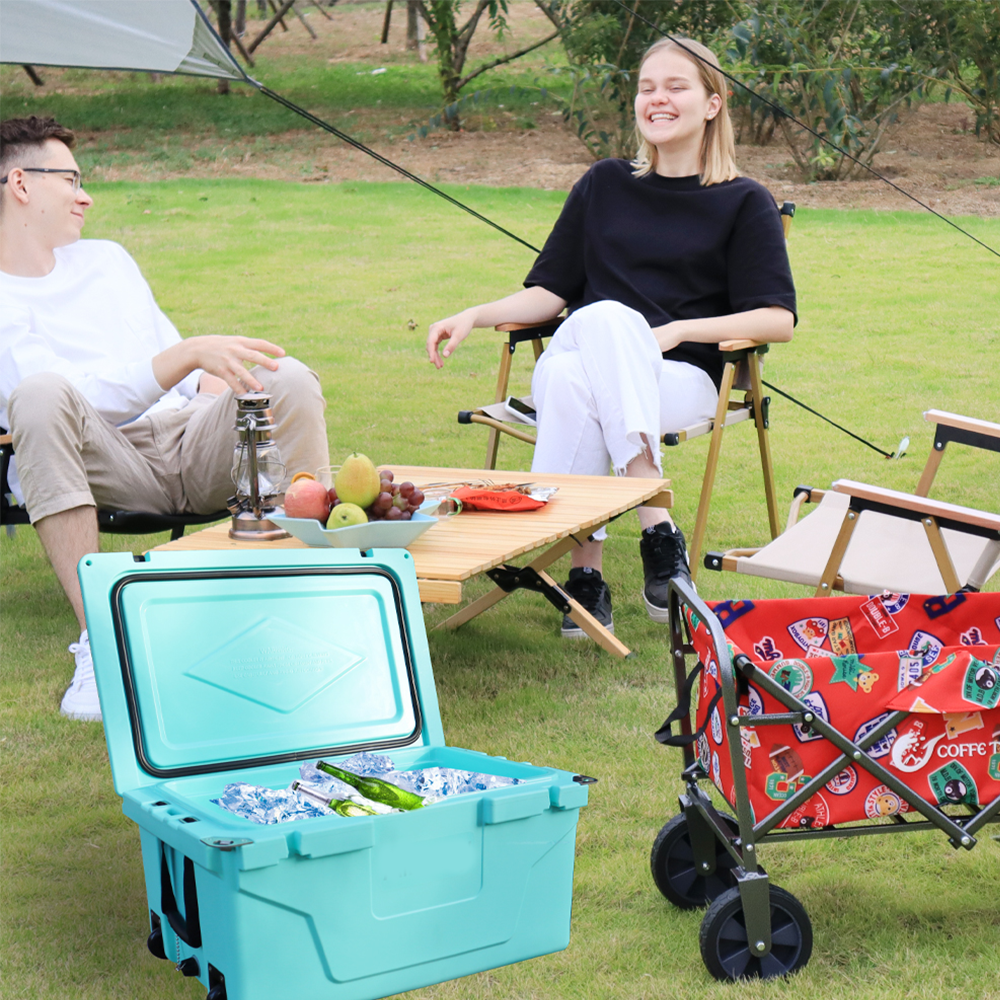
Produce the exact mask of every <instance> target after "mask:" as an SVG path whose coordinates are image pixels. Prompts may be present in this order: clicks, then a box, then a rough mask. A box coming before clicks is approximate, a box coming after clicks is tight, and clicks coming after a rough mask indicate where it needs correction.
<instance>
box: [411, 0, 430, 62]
mask: <svg viewBox="0 0 1000 1000" xmlns="http://www.w3.org/2000/svg"><path fill="white" fill-rule="evenodd" d="M425 34H426V25H425V24H424V19H423V17H422V16H421V14H420V4H419V3H417V0H407V4H406V47H407V48H408V49H410V50H411V51H413V50H414V49H415V50H416V52H417V55H418V56H419V57H420V61H421V62H427V46H426V45H425V44H424V36H425Z"/></svg>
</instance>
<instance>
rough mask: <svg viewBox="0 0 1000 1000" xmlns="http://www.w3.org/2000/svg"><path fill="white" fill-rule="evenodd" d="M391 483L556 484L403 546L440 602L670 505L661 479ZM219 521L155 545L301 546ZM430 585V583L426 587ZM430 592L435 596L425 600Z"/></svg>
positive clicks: (407, 475)
mask: <svg viewBox="0 0 1000 1000" xmlns="http://www.w3.org/2000/svg"><path fill="white" fill-rule="evenodd" d="M391 468H392V471H393V474H394V476H395V481H396V482H404V481H406V480H410V481H411V482H413V483H415V484H416V485H417V486H420V487H424V486H427V485H429V484H431V483H439V482H447V483H455V482H466V481H477V480H483V479H486V478H488V479H489V480H491V481H492V482H493V483H495V484H498V485H499V484H501V483H525V482H537V483H538V484H539V485H543V486H557V487H558V488H559V492H558V493H556V494H555V495H554V496H553V497H552V499H551V500H550V501H549V502H548V503H547V504H546V505H545V506H544V507H542V508H540V509H539V510H534V511H525V512H523V513H517V514H512V513H499V512H498V513H491V512H487V511H467V512H463V513H462V514H460V515H458V516H456V517H449V518H445V519H443V520H441V521H439V522H438V523H437V524H436V525H435V526H434V527H433V528H431V530H430V531H428V532H426V533H425V534H424V535H422V536H421V537H420V538H418V539H417V540H416V541H415V542H414V543H413V544H412V545H411V546H410V547H409V551H410V553H411V555H412V556H413V562H414V566H415V568H416V571H417V577H418V578H419V579H420V581H421V599H423V600H432V601H438V602H441V603H448V604H451V603H458V601H460V600H461V584H462V582H463V581H465V580H468V579H470V578H471V577H473V576H476V575H477V574H479V573H483V572H485V571H486V570H488V569H492V568H493V567H494V566H499V565H500V564H501V563H504V562H508V561H510V560H512V559H515V558H517V557H518V556H521V555H524V554H525V553H527V552H531V551H533V550H534V549H537V548H540V547H542V546H544V545H552V544H553V543H555V542H557V541H559V539H561V538H566V537H567V536H568V535H579V534H582V533H586V534H590V533H591V532H592V531H594V530H596V528H597V527H599V526H600V525H602V524H604V523H605V522H607V521H608V520H609V519H610V518H612V517H614V516H615V515H617V514H621V513H624V512H625V511H628V510H631V509H633V508H634V507H638V506H639V505H640V504H642V503H643V502H644V501H646V500H652V499H654V498H655V502H656V505H657V506H665V507H669V506H670V505H671V503H672V500H673V494H672V493H671V491H670V488H669V487H670V482H669V480H666V479H632V478H630V477H621V478H619V477H615V476H566V475H549V474H539V475H532V474H531V473H528V472H510V471H504V470H490V471H484V470H482V469H449V468H444V467H429V466H402V465H394V466H391ZM228 531H229V525H228V523H223V524H219V525H215V526H213V527H211V528H206V529H204V530H202V531H196V532H193V533H192V534H190V535H185V536H183V537H182V538H179V539H177V541H174V542H167V543H166V544H164V545H158V546H157V548H158V549H165V550H168V551H172V552H183V551H196V550H203V549H215V550H245V549H296V548H305V547H306V546H305V544H304V543H303V542H300V541H299V540H298V539H296V538H287V539H281V540H279V541H273V542H245V541H239V542H237V541H234V540H233V539H231V538H230V537H229V534H228ZM432 584H433V585H434V586H432ZM425 593H427V594H428V595H429V594H431V593H434V594H436V595H437V596H428V597H424V594H425Z"/></svg>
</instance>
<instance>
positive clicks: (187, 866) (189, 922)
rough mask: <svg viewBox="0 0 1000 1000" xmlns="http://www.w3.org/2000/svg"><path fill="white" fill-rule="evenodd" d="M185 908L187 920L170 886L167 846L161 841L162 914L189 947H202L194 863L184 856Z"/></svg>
mask: <svg viewBox="0 0 1000 1000" xmlns="http://www.w3.org/2000/svg"><path fill="white" fill-rule="evenodd" d="M184 908H185V909H186V910H187V918H186V919H185V918H184V917H182V916H181V914H180V911H179V910H178V909H177V899H176V897H175V896H174V889H173V886H172V885H171V884H170V865H168V864H167V845H166V844H164V843H163V841H162V840H161V841H160V912H161V913H162V914H163V916H165V917H166V918H167V923H169V924H170V926H171V927H172V928H173V931H174V933H175V934H176V935H177V936H178V937H179V938H180V939H181V940H182V941H183V942H184V943H185V944H186V945H188V946H189V947H191V948H200V947H201V921H200V920H199V919H198V889H197V887H196V886H195V883H194V862H193V861H192V860H191V859H190V858H189V857H187V855H185V856H184Z"/></svg>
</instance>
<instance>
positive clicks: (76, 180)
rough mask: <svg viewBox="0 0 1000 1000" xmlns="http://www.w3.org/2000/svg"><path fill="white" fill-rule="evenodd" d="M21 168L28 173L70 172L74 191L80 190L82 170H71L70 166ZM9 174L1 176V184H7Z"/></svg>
mask: <svg viewBox="0 0 1000 1000" xmlns="http://www.w3.org/2000/svg"><path fill="white" fill-rule="evenodd" d="M21 170H22V171H23V172H24V173H26V174H69V175H70V177H71V178H72V181H73V190H74V191H79V190H80V184H81V183H82V182H81V180H80V171H79V170H71V169H70V168H69V167H21ZM9 176H10V174H7V176H6V177H0V184H6V183H7V177H9Z"/></svg>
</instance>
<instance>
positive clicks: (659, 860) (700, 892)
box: [649, 813, 739, 910]
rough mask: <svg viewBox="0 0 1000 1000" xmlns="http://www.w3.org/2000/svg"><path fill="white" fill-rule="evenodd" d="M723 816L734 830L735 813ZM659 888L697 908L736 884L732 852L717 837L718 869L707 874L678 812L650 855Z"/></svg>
mask: <svg viewBox="0 0 1000 1000" xmlns="http://www.w3.org/2000/svg"><path fill="white" fill-rule="evenodd" d="M722 820H723V822H724V823H725V824H726V826H728V827H729V829H730V830H731V831H732V832H733V833H734V834H735V833H738V832H739V824H738V823H737V822H736V820H735V819H733V817H732V816H727V815H725V814H722ZM649 867H650V868H651V869H652V872H653V881H654V882H655V883H656V888H657V889H659V890H660V892H662V893H663V895H664V896H666V897H667V899H669V900H670V902H671V903H673V904H674V906H679V907H680V908H681V909H682V910H694V909H697V908H698V907H699V906H704V905H705V904H706V903H710V902H711V901H712V900H713V899H715V898H716V897H717V896H719V895H721V894H722V893H723V892H725V891H726V890H727V889H730V888H732V887H733V886H734V885H736V876H735V875H734V874H733V869H734V868H735V867H736V862H735V861H734V860H733V857H732V855H731V854H730V853H729V852H728V851H727V850H726V849H725V847H723V846H722V844H721V843H720V842H719V841H718V840H716V841H715V871H714V872H712V874H711V875H704V874H703V873H701V872H700V871H698V869H697V867H696V864H695V860H694V850H693V849H692V847H691V834H690V831H689V830H688V823H687V818H686V817H685V815H684V813H679V814H678V815H677V816H675V817H674V818H673V819H672V820H671V821H670V822H669V823H667V825H666V826H665V827H664V828H663V829H662V830H661V831H660V832H659V834H658V835H657V837H656V840H655V841H654V842H653V850H652V852H651V853H650V856H649Z"/></svg>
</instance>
